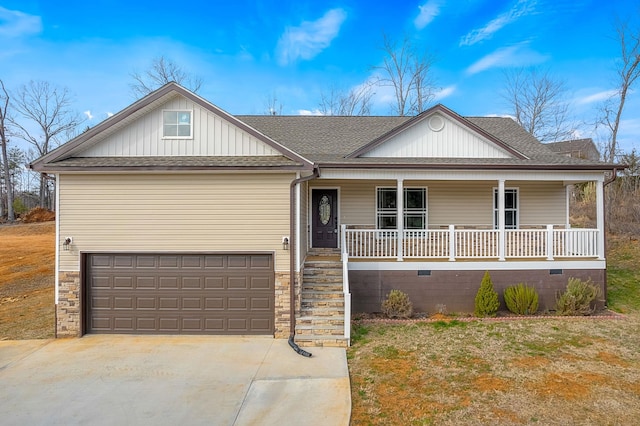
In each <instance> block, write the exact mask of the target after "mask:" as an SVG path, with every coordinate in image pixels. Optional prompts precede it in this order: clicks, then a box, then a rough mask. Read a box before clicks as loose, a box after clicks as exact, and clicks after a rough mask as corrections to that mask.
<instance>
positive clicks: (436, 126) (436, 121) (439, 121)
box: [429, 115, 444, 132]
mask: <svg viewBox="0 0 640 426" xmlns="http://www.w3.org/2000/svg"><path fill="white" fill-rule="evenodd" d="M429 128H430V129H431V130H433V131H434V132H439V131H440V130H442V129H443V128H444V118H442V117H441V116H439V115H434V116H433V117H431V118H430V119H429Z"/></svg>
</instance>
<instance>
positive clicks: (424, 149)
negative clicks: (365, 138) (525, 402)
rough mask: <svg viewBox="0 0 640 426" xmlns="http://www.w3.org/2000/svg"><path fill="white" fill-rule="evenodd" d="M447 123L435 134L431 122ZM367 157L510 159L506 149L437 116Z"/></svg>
mask: <svg viewBox="0 0 640 426" xmlns="http://www.w3.org/2000/svg"><path fill="white" fill-rule="evenodd" d="M434 117H437V118H436V119H441V120H444V127H443V128H442V130H440V131H434V130H432V129H431V128H430V126H429V121H430V120H431V119H432V118H434ZM363 157H405V158H412V157H428V158H509V157H510V155H509V154H508V153H507V152H505V151H504V150H503V149H502V148H500V147H499V146H497V145H496V144H494V143H493V142H490V141H489V140H487V139H485V138H482V137H480V136H479V135H478V134H476V133H473V132H471V131H470V130H469V129H468V128H466V127H463V126H461V125H460V124H458V123H456V122H454V121H453V120H450V119H449V118H447V117H445V116H444V115H441V114H434V115H433V116H432V117H427V118H425V119H424V120H422V121H420V122H418V123H416V124H415V125H414V126H412V127H410V128H408V129H406V130H405V131H403V132H402V133H400V134H398V135H396V136H394V137H393V138H391V139H390V140H388V141H386V142H384V143H383V144H381V145H380V146H378V147H376V148H374V149H372V150H371V151H369V152H367V153H365V154H364V155H363Z"/></svg>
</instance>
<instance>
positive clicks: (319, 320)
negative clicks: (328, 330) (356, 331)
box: [296, 315, 344, 327]
mask: <svg viewBox="0 0 640 426" xmlns="http://www.w3.org/2000/svg"><path fill="white" fill-rule="evenodd" d="M298 324H299V325H313V326H325V325H332V326H339V327H344V315H341V316H333V317H329V316H318V315H306V316H301V317H300V318H298V319H296V325H298Z"/></svg>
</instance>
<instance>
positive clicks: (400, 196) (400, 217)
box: [396, 179, 404, 262]
mask: <svg viewBox="0 0 640 426" xmlns="http://www.w3.org/2000/svg"><path fill="white" fill-rule="evenodd" d="M403 184H404V180H403V179H398V186H397V187H398V189H397V194H396V210H397V212H396V214H397V216H396V217H397V219H396V223H397V227H396V228H397V230H398V253H397V254H398V262H402V260H403V259H402V255H403V251H404V250H403V249H402V245H403V244H402V234H403V233H404V185H403Z"/></svg>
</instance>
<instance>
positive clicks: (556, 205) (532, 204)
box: [310, 180, 567, 228]
mask: <svg viewBox="0 0 640 426" xmlns="http://www.w3.org/2000/svg"><path fill="white" fill-rule="evenodd" d="M403 185H404V187H405V188H408V187H426V188H427V203H428V204H427V219H428V223H429V227H432V228H439V227H445V226H448V225H470V226H480V227H487V226H489V227H490V226H492V224H493V189H494V188H496V187H497V186H498V184H497V182H495V181H473V182H463V181H409V180H407V181H404V183H403ZM396 186H397V184H396V181H388V180H380V181H366V180H345V181H340V180H319V181H314V182H313V183H312V184H311V185H310V189H313V188H314V187H315V188H324V187H328V188H332V187H339V188H340V224H345V225H370V226H371V225H374V224H375V222H376V188H378V187H387V188H395V187H396ZM506 187H507V188H518V193H519V201H520V206H519V207H520V208H519V219H520V226H540V225H548V224H552V225H564V224H565V223H566V220H567V219H566V192H565V187H564V185H563V184H562V182H507V183H506Z"/></svg>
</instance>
